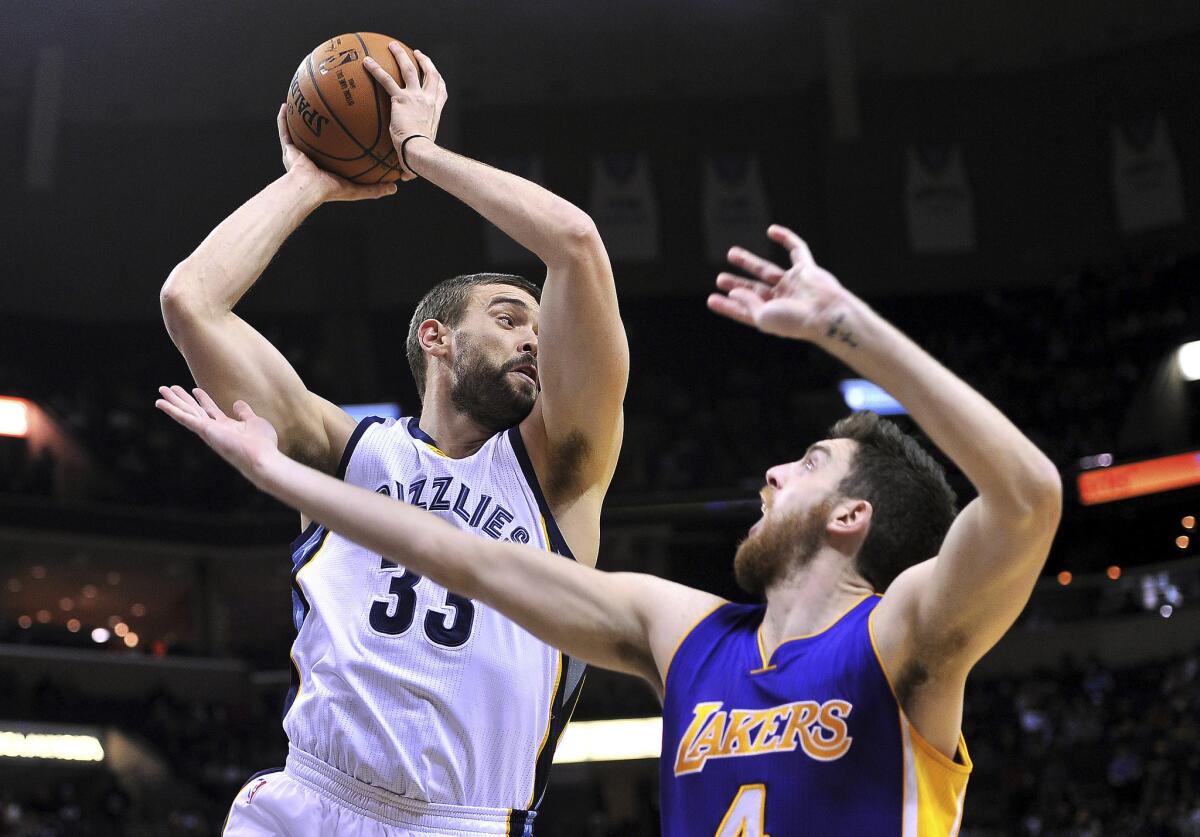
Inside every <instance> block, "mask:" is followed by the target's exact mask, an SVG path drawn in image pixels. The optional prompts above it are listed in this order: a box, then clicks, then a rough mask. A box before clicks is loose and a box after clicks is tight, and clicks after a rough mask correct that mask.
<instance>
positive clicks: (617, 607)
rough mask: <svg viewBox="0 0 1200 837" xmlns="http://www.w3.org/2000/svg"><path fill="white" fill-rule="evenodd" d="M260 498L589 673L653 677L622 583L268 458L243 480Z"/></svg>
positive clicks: (283, 459)
mask: <svg viewBox="0 0 1200 837" xmlns="http://www.w3.org/2000/svg"><path fill="white" fill-rule="evenodd" d="M247 475H248V476H249V477H250V479H251V481H252V482H254V483H255V485H257V486H258V487H259V488H260V489H262V490H263V491H266V492H267V493H268V494H271V495H273V496H274V497H276V498H277V499H279V500H280V501H282V502H283V503H286V504H287V505H289V506H291V507H293V508H295V509H296V510H297V511H299V512H300V513H301V514H303V515H304V516H305V517H307V518H309V519H311V520H316V521H318V522H320V523H321V524H322V525H324V526H326V527H328V528H329V529H331V530H333V531H336V532H337V533H338V534H340V535H342V536H343V537H346V538H349V539H350V540H352V541H354V542H355V543H357V544H359V545H360V546H363V547H365V548H367V549H369V550H371V551H372V552H376V553H378V554H380V555H384V556H387V557H388V558H390V559H392V560H394V561H396V562H397V563H398V564H400V565H401V566H403V567H404V568H405V569H408V570H411V571H412V572H414V573H416V574H417V575H422V576H426V577H428V578H430V579H432V580H433V581H435V582H437V583H438V584H441V585H442V586H444V587H447V588H449V589H451V590H453V591H454V592H456V593H459V594H461V595H464V596H467V597H469V598H472V599H476V600H479V601H483V602H486V603H487V604H489V605H491V606H492V607H494V608H496V610H498V611H500V612H501V613H503V614H504V615H505V616H507V617H508V618H509V619H512V620H513V621H514V622H516V623H517V624H519V625H521V627H523V628H525V629H526V630H527V631H529V632H530V633H532V634H533V635H534V636H536V637H538V638H539V639H541V640H542V641H543V642H546V643H547V644H549V645H552V646H554V647H556V648H561V649H562V650H564V651H566V652H567V653H568V654H571V655H572V656H576V657H579V658H580V659H583V660H586V661H588V662H591V663H595V664H596V665H600V666H604V667H605V668H611V669H614V670H616V671H624V672H626V673H630V674H637V675H641V676H646V677H652V676H654V675H655V672H656V670H655V668H654V666H653V659H652V657H651V655H650V652H649V647H648V644H647V640H646V638H645V632H644V630H643V629H642V627H641V624H640V621H639V620H638V619H637V618H636V617H635V615H634V613H633V612H632V610H631V609H630V608H628V607H625V606H624V605H623V604H622V602H621V600H620V597H619V596H618V594H616V593H615V592H612V591H613V590H616V589H618V588H619V587H620V586H621V585H622V584H623V583H625V582H624V581H623V580H622V579H619V578H617V577H615V576H612V575H611V574H606V573H600V572H599V571H597V570H594V569H591V568H589V567H584V566H582V565H580V564H577V563H576V562H574V561H570V560H568V559H565V558H560V557H558V556H555V555H552V554H549V553H545V552H540V551H538V550H536V549H534V548H532V547H528V546H522V545H518V544H511V543H499V542H495V541H491V540H489V539H487V538H483V537H480V536H478V535H470V534H467V533H465V532H462V531H460V530H458V529H456V528H455V527H454V526H452V525H450V524H449V523H447V522H445V521H444V520H440V519H439V518H438V517H436V516H435V515H433V514H431V513H430V512H427V511H425V510H423V509H418V508H415V507H413V506H410V505H408V504H406V503H403V502H397V501H396V500H393V499H390V498H388V497H385V496H384V495H382V494H377V493H375V492H372V491H368V490H366V489H364V488H359V487H357V486H352V485H348V484H347V483H344V482H342V481H341V480H337V479H334V478H333V477H330V476H328V475H326V474H322V473H320V472H318V471H315V470H313V469H312V468H309V467H307V466H305V465H301V464H300V463H298V462H295V461H294V460H292V459H289V458H288V457H286V456H284V455H283V454H279V453H276V454H273V455H271V456H270V457H268V458H267V459H266V460H265V461H263V462H262V463H260V464H259V465H258V466H255V467H252V468H251V469H250V473H248V474H247Z"/></svg>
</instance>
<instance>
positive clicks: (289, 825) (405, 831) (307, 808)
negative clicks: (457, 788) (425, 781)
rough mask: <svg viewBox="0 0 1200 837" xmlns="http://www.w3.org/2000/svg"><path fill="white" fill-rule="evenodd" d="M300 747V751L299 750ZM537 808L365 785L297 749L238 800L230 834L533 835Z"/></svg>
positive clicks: (229, 822) (227, 828) (264, 836)
mask: <svg viewBox="0 0 1200 837" xmlns="http://www.w3.org/2000/svg"><path fill="white" fill-rule="evenodd" d="M298 755H299V758H297V756H298ZM533 817H534V813H533V812H532V811H530V812H524V811H522V812H511V811H507V810H505V809H492V808H468V807H460V806H455V805H436V804H432V803H422V802H416V801H413V800H410V799H407V798H405V797H401V796H398V795H396V794H393V793H390V792H388V791H383V790H380V789H378V788H374V787H371V786H370V785H364V784H363V783H361V782H357V781H355V780H354V779H352V778H350V777H349V776H346V775H344V774H342V773H340V772H339V771H336V770H334V769H333V768H332V767H329V766H328V765H326V764H324V763H323V762H319V761H318V760H317V759H315V758H313V757H312V756H309V755H308V754H307V753H299V751H297V750H295V749H293V750H292V751H291V753H290V754H289V755H288V762H287V767H285V768H284V769H283V770H276V771H273V772H269V773H260V774H258V775H256V776H255V777H254V778H253V779H251V780H250V781H249V782H247V783H246V785H245V786H243V787H242V789H241V790H240V791H238V795H237V796H236V797H235V798H234V800H233V806H232V807H231V808H230V809H229V816H228V817H227V818H226V820H225V827H224V829H223V830H222V832H221V833H222V834H223V835H224V837H332V835H337V836H338V837H342V835H345V836H346V837H360V835H361V837H477V835H480V834H504V835H508V837H532V834H533Z"/></svg>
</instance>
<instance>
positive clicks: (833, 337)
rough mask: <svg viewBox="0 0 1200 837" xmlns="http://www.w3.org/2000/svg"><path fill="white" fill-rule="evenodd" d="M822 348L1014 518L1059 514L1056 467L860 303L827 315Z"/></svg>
mask: <svg viewBox="0 0 1200 837" xmlns="http://www.w3.org/2000/svg"><path fill="white" fill-rule="evenodd" d="M823 334H824V336H823V338H822V339H821V341H820V345H821V347H822V348H824V349H825V350H826V351H828V352H829V353H830V354H833V355H834V356H836V357H838V358H839V359H841V360H842V361H843V362H845V363H846V365H847V366H849V367H850V368H852V369H854V370H855V371H856V372H858V373H859V374H861V375H863V377H865V378H868V379H870V380H871V381H874V382H875V383H876V384H878V385H879V386H881V387H882V388H883V389H885V390H887V391H888V392H889V393H890V394H891V395H892V396H893V397H895V398H896V399H897V400H898V401H899V402H900V403H901V404H903V405H904V407H905V409H906V410H907V411H908V413H909V415H911V416H912V417H913V419H914V420H915V421H916V422H917V424H919V425H920V426H921V428H922V429H923V430H924V431H925V433H926V434H927V435H928V436H929V438H930V440H931V441H932V442H933V443H934V444H935V445H937V446H938V448H939V449H941V450H942V451H943V452H944V453H945V454H946V455H947V456H949V457H950V459H951V460H952V461H953V462H954V464H955V465H957V466H958V467H959V468H960V469H961V470H962V472H963V473H964V474H965V475H966V476H967V478H968V479H969V480H970V481H971V483H972V484H973V485H974V486H975V488H976V489H977V490H978V491H979V494H980V497H981V498H983V499H984V500H985V501H986V502H988V503H996V504H1002V507H1003V508H1004V509H1006V510H1007V511H1009V512H1010V513H1012V514H1014V515H1017V516H1023V515H1025V514H1034V515H1039V516H1040V515H1041V514H1042V513H1044V512H1047V511H1049V510H1050V509H1053V510H1054V513H1055V514H1057V508H1058V505H1059V502H1060V494H1061V487H1060V482H1059V476H1058V471H1057V469H1056V468H1055V467H1054V464H1053V463H1052V462H1050V460H1049V459H1047V458H1046V456H1045V455H1044V454H1043V453H1042V452H1041V451H1040V450H1038V449H1037V447H1036V446H1035V445H1034V444H1033V442H1031V441H1030V440H1029V439H1028V438H1027V437H1026V436H1025V435H1024V434H1023V433H1021V431H1020V430H1018V429H1017V428H1016V427H1015V426H1014V425H1013V423H1012V422H1011V421H1009V420H1008V418H1006V417H1005V416H1004V414H1003V413H1001V412H1000V410H998V409H997V408H996V407H995V406H994V405H993V404H991V402H989V401H988V400H987V399H985V398H984V397H983V396H982V395H980V394H979V393H978V392H976V391H975V390H974V389H973V388H972V387H970V386H968V385H967V384H966V383H965V382H963V381H962V380H961V379H960V378H958V377H957V376H956V375H954V373H952V372H950V370H948V369H947V368H946V367H945V366H943V365H942V364H941V363H939V362H938V361H936V360H935V359H934V358H932V357H931V356H930V355H929V354H928V353H926V352H925V351H924V350H923V349H921V348H920V347H919V346H917V344H916V343H914V342H913V341H912V340H910V339H909V338H908V337H907V336H905V335H904V334H903V333H901V332H900V330H899V329H897V328H896V327H895V326H893V325H892V324H891V323H889V322H887V321H886V320H884V319H883V318H882V317H880V316H879V315H878V314H877V313H875V312H874V311H873V310H872V309H871V308H870V307H868V306H867V305H866V304H865V303H863V302H862V301H861V300H857V299H853V298H852V299H851V301H849V302H848V303H847V304H846V305H845V306H843V307H841V308H840V309H839V311H838V312H836V313H833V314H832V315H831V316H830V317H829V321H828V323H827V326H826V328H825V329H824V331H823Z"/></svg>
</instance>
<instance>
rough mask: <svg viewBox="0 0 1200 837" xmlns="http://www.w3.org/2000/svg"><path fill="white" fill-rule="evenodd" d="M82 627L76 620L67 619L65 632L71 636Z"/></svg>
mask: <svg viewBox="0 0 1200 837" xmlns="http://www.w3.org/2000/svg"><path fill="white" fill-rule="evenodd" d="M82 627H83V625H81V624H80V622H79V620H78V619H68V620H67V630H68V631H70V632H71V633H73V634H77V633H79V629H80V628H82Z"/></svg>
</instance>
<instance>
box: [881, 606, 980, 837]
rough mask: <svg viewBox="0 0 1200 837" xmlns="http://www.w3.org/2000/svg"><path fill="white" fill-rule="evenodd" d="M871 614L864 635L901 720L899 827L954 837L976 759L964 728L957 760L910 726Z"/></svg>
mask: <svg viewBox="0 0 1200 837" xmlns="http://www.w3.org/2000/svg"><path fill="white" fill-rule="evenodd" d="M874 616H875V613H874V612H872V613H871V614H870V616H868V617H867V635H868V636H869V637H870V640H871V650H872V651H873V652H874V654H875V662H876V663H878V664H879V670H880V671H882V672H883V678H884V680H885V681H887V684H888V690H889V691H890V692H891V693H892V699H893V700H894V701H895V702H896V715H897V720H898V723H899V724H900V741H901V747H902V749H903V769H904V775H903V776H902V777H901V782H902V783H903V804H902V809H901V810H902V818H903V825H902V830H903V834H904V836H905V837H954V836H955V835H957V834H958V830H959V828H960V827H961V825H962V812H963V800H964V799H965V797H966V792H967V780H968V779H969V778H970V774H971V770H972V768H973V767H974V764H973V763H972V761H971V754H970V753H969V752H968V751H967V742H966V739H965V738H964V737H963V734H962V730H961V729H960V730H959V732H958V743H957V745H955V753H956V754H957V755H958V757H959V758H960V759H961V762H960V761H956V760H955V759H953V758H951V757H950V756H947V755H946V754H945V753H943V752H942V751H941V750H939V749H938V748H936V747H934V746H933V745H932V744H930V743H929V741H927V740H926V739H925V737H924V736H922V735H921V733H920V731H919V730H917V728H916V727H915V726H913V724H912V721H911V720H910V719H909V717H908V715H907V714H906V713H905V711H904V707H903V706H902V705H901V704H900V698H899V697H897V695H896V687H895V685H894V684H893V683H892V677H891V675H890V674H889V673H888V669H887V666H886V665H884V663H883V656H882V655H881V654H880V653H879V645H878V644H877V643H876V641H875V620H874Z"/></svg>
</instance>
